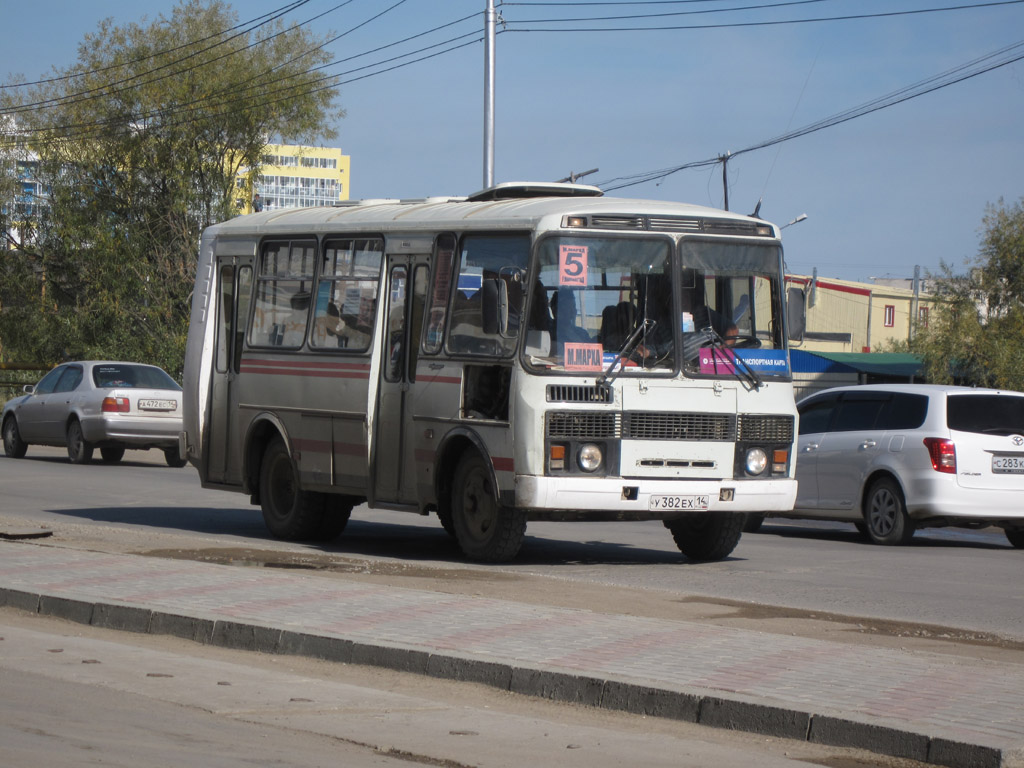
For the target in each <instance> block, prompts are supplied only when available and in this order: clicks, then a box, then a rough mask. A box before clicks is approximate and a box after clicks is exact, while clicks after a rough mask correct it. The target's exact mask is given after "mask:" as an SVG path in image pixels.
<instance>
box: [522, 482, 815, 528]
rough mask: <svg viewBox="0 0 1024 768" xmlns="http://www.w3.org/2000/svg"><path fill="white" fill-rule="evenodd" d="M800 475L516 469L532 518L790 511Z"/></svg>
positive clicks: (638, 517)
mask: <svg viewBox="0 0 1024 768" xmlns="http://www.w3.org/2000/svg"><path fill="white" fill-rule="evenodd" d="M795 502H796V480H794V479H792V478H780V479H778V480H683V481H680V480H649V479H643V480H641V479H631V478H621V477H609V478H599V477H557V478H556V477H539V476H537V475H517V476H516V486H515V506H516V507H518V508H520V509H524V510H526V511H527V513H528V517H529V518H531V519H580V520H586V519H594V520H608V519H618V520H664V519H669V518H674V517H679V516H680V514H687V513H690V512H702V511H709V512H787V511H789V510H791V509H792V508H793V504H794V503H795Z"/></svg>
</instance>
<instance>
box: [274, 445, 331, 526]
mask: <svg viewBox="0 0 1024 768" xmlns="http://www.w3.org/2000/svg"><path fill="white" fill-rule="evenodd" d="M325 505H326V497H325V496H324V494H322V493H314V492H312V491H303V490H301V489H300V488H299V481H298V478H297V477H296V474H295V465H294V464H293V463H292V457H291V456H289V455H288V449H287V448H286V447H285V444H284V441H283V440H281V439H280V438H277V439H275V440H274V441H273V442H272V443H271V444H270V446H269V447H268V448H267V452H266V453H264V454H263V462H262V464H261V465H260V508H261V509H262V510H263V522H265V523H266V525H267V529H268V530H269V531H270V533H271V534H272V535H273V536H274V537H275V538H278V539H285V540H287V541H299V540H309V539H314V538H316V537H317V534H318V533H319V532H320V530H321V527H322V525H323V522H324V515H325ZM347 521H348V519H347V517H346V522H347Z"/></svg>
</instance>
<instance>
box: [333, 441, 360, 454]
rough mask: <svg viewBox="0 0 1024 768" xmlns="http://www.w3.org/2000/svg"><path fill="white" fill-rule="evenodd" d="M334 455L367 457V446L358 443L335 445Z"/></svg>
mask: <svg viewBox="0 0 1024 768" xmlns="http://www.w3.org/2000/svg"><path fill="white" fill-rule="evenodd" d="M334 453H335V454H338V455H341V456H363V457H365V456H366V446H365V445H357V444H356V443H335V444H334Z"/></svg>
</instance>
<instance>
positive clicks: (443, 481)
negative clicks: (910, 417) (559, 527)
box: [180, 183, 796, 561]
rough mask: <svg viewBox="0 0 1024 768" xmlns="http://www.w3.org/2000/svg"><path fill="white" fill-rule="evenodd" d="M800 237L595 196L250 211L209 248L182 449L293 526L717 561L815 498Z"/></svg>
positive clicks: (555, 188) (281, 531)
mask: <svg viewBox="0 0 1024 768" xmlns="http://www.w3.org/2000/svg"><path fill="white" fill-rule="evenodd" d="M782 270H783V267H782V247H781V243H780V239H779V230H778V229H777V228H776V227H775V226H773V225H771V224H769V223H767V222H765V221H761V220H759V219H754V218H750V217H746V216H741V215H737V214H733V213H729V212H726V211H719V210H714V209H709V208H701V207H695V206H690V205H682V204H678V203H670V202H659V201H650V200H631V199H622V198H612V197H605V196H603V195H602V193H601V191H600V190H599V189H598V188H596V187H591V186H586V185H570V184H545V183H537V184H530V183H510V184H500V185H498V186H495V187H492V188H490V189H487V190H484V191H482V192H479V193H477V194H474V195H471V196H469V197H458V198H426V199H417V200H364V201H360V202H353V203H344V204H340V205H338V206H335V207H330V208H314V209H296V210H284V211H269V212H263V213H259V214H253V215H247V216H239V217H237V218H235V219H232V220H231V221H226V222H224V223H222V224H218V225H215V226H213V227H210V228H209V229H207V230H206V232H205V233H204V234H203V237H202V241H201V245H200V254H199V264H198V272H197V280H196V286H195V293H194V298H193V304H192V314H191V326H190V329H189V335H188V343H187V350H186V360H185V385H184V390H185V392H184V405H185V422H184V431H183V433H182V434H181V440H180V442H181V445H180V450H181V452H182V455H183V456H187V457H188V459H189V460H190V461H191V463H192V464H194V465H195V466H196V468H197V469H198V470H199V475H200V478H201V481H202V484H203V485H204V486H205V487H209V488H220V489H224V490H232V491H239V492H242V493H246V494H249V496H250V498H251V500H252V503H253V504H258V505H259V506H260V507H261V508H262V512H263V517H264V520H265V522H266V524H267V526H268V528H269V529H270V531H271V533H272V534H273V535H275V536H277V537H280V538H284V539H305V540H329V539H332V538H334V537H336V536H338V535H339V534H340V533H341V531H342V529H343V528H344V527H345V525H346V523H347V521H348V519H349V515H350V513H351V511H352V509H353V507H354V506H356V505H359V504H362V503H365V504H366V505H367V507H369V508H370V509H374V508H377V509H398V510H408V511H410V512H416V513H419V514H424V515H426V514H430V513H435V514H436V515H437V517H438V518H439V520H440V523H441V524H442V525H443V526H444V528H445V530H446V531H448V532H449V533H450V534H451V535H452V536H454V537H455V539H456V540H457V542H458V544H459V546H460V548H461V550H462V551H463V553H464V554H465V555H466V556H467V557H469V558H471V559H476V560H482V561H502V560H507V559H510V558H512V557H514V556H515V555H516V553H517V552H518V551H519V549H520V546H521V544H522V541H523V538H524V535H525V531H526V524H527V521H528V520H580V521H586V520H657V521H662V522H663V523H664V525H665V527H666V528H668V530H669V531H670V532H671V534H672V536H673V538H674V540H675V542H676V544H677V545H678V547H679V549H680V551H681V552H682V553H683V554H685V555H687V556H688V557H690V558H692V559H696V560H716V559H721V558H724V557H726V556H727V555H728V554H729V553H730V552H731V551H732V550H733V548H734V547H735V546H736V544H737V542H738V541H739V538H740V535H741V530H742V526H743V522H744V519H745V515H744V514H743V513H745V512H748V511H756V512H766V511H786V510H789V509H791V508H792V506H793V502H794V499H795V496H796V481H795V480H794V473H793V470H794V457H793V438H794V432H795V429H794V424H795V420H796V409H795V407H794V400H793V388H792V379H791V375H790V366H789V353H788V342H787V333H786V316H785V312H786V301H785V297H784V295H783V271H782Z"/></svg>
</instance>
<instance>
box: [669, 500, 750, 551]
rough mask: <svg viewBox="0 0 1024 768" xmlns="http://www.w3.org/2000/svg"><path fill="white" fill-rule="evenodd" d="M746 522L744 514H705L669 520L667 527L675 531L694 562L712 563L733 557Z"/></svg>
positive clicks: (677, 538) (680, 546)
mask: <svg viewBox="0 0 1024 768" xmlns="http://www.w3.org/2000/svg"><path fill="white" fill-rule="evenodd" d="M746 520H747V517H746V515H745V514H743V513H742V512H724V513H723V512H705V513H701V514H695V515H687V516H686V517H680V518H678V519H676V520H666V521H665V527H666V528H668V529H669V531H671V532H672V538H673V539H674V540H675V542H676V546H677V547H679V551H680V552H682V553H683V554H684V555H686V556H687V557H688V558H690V559H691V560H696V561H702V562H709V561H712V560H724V559H725V558H727V557H728V556H729V555H730V554H732V551H733V550H734V549H736V545H737V544H739V542H740V536H742V535H743V525H744V523H745V522H746Z"/></svg>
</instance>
